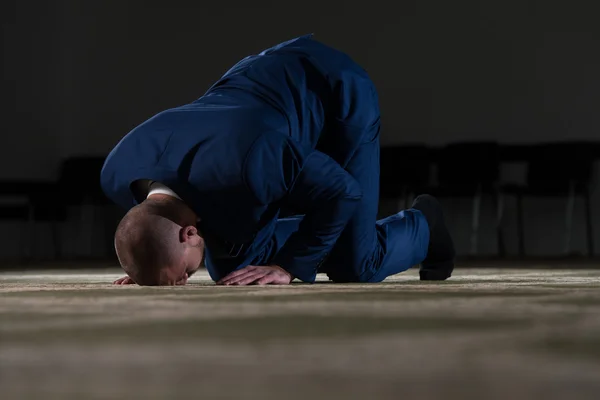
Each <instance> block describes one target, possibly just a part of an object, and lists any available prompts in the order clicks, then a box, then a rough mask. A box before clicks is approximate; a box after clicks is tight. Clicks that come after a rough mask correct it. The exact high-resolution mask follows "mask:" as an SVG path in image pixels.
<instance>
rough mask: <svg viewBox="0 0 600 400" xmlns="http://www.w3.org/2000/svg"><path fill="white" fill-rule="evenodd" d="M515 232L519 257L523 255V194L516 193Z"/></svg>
mask: <svg viewBox="0 0 600 400" xmlns="http://www.w3.org/2000/svg"><path fill="white" fill-rule="evenodd" d="M517 232H518V236H519V257H521V258H524V257H525V226H524V223H523V195H521V194H517Z"/></svg>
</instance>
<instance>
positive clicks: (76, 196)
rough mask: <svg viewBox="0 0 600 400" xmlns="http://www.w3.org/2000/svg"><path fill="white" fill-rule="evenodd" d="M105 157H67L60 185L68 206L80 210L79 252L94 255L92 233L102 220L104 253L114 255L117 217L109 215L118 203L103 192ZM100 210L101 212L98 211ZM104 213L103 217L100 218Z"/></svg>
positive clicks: (61, 172) (62, 168) (64, 201)
mask: <svg viewBox="0 0 600 400" xmlns="http://www.w3.org/2000/svg"><path fill="white" fill-rule="evenodd" d="M104 159H105V157H96V156H90V157H73V158H69V159H66V160H65V161H64V162H63V163H62V166H61V170H60V175H59V180H58V187H59V190H60V195H61V199H62V204H63V206H65V207H75V208H77V209H78V211H79V218H78V219H79V223H78V232H79V240H80V243H79V244H78V249H79V250H80V252H79V253H80V254H85V255H86V256H89V255H90V254H92V251H91V249H92V244H93V238H94V236H93V234H94V231H95V229H96V226H97V225H98V223H99V221H100V224H102V228H103V233H104V236H103V238H102V240H103V247H104V249H105V253H106V254H105V255H108V254H112V251H113V250H112V234H113V232H114V229H113V228H114V226H115V225H116V221H117V218H113V217H109V216H108V215H109V214H108V213H106V210H107V209H109V208H110V209H113V210H114V209H115V206H113V205H112V203H111V202H110V201H109V200H108V198H107V197H106V196H105V195H104V192H103V191H102V188H101V186H100V171H101V170H102V166H103V165H104ZM99 211H100V212H99ZM99 216H101V218H98V217H99Z"/></svg>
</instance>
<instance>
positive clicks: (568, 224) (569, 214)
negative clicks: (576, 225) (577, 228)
mask: <svg viewBox="0 0 600 400" xmlns="http://www.w3.org/2000/svg"><path fill="white" fill-rule="evenodd" d="M574 209H575V185H574V184H573V183H571V184H570V185H569V196H568V197H567V204H566V210H565V255H566V256H568V255H569V254H570V253H571V236H572V234H573V211H574Z"/></svg>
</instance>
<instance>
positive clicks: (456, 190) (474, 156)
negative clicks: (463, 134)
mask: <svg viewBox="0 0 600 400" xmlns="http://www.w3.org/2000/svg"><path fill="white" fill-rule="evenodd" d="M435 164H436V166H437V183H436V185H434V186H432V187H430V188H428V189H427V192H429V193H430V194H432V195H434V196H436V197H438V198H444V197H445V198H460V197H467V198H471V200H472V220H471V239H470V242H471V244H470V254H471V255H476V254H477V251H478V239H479V219H480V214H481V203H482V200H483V198H484V197H485V196H488V197H491V199H492V201H493V203H494V208H495V210H496V235H497V247H498V254H499V255H501V256H504V254H505V246H504V238H503V235H502V229H501V226H500V221H501V218H502V216H501V210H502V207H501V203H502V196H501V193H500V191H499V176H500V147H499V145H498V144H497V143H496V142H459V143H453V144H449V145H447V146H445V147H443V148H441V149H439V150H438V151H437V154H436V156H435Z"/></svg>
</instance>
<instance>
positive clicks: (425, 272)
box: [412, 194, 456, 281]
mask: <svg viewBox="0 0 600 400" xmlns="http://www.w3.org/2000/svg"><path fill="white" fill-rule="evenodd" d="M412 208H414V209H416V210H419V211H421V212H422V213H423V215H424V216H425V219H427V224H428V225H429V248H428V249H427V257H425V260H423V262H422V263H421V269H420V270H419V276H420V277H421V280H422V281H443V280H446V279H448V278H450V276H452V271H453V270H454V257H455V255H456V252H455V250H454V243H453V241H452V237H451V236H450V232H449V231H448V227H447V226H446V222H445V221H444V212H443V211H442V206H441V204H440V202H439V201H437V199H436V198H435V197H433V196H430V195H428V194H422V195H420V196H418V197H417V198H416V199H415V201H414V202H413V204H412Z"/></svg>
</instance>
